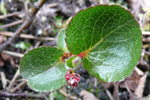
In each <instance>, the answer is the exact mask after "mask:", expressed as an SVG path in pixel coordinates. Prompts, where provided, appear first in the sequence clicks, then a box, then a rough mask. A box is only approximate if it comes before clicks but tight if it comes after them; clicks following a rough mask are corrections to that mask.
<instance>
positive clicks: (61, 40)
mask: <svg viewBox="0 0 150 100" xmlns="http://www.w3.org/2000/svg"><path fill="white" fill-rule="evenodd" d="M65 37H66V28H63V29H61V30H60V31H59V33H58V37H57V48H58V49H62V50H64V51H65V52H68V49H67V46H66V41H65Z"/></svg>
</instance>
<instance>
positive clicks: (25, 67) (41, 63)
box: [20, 47, 66, 92]
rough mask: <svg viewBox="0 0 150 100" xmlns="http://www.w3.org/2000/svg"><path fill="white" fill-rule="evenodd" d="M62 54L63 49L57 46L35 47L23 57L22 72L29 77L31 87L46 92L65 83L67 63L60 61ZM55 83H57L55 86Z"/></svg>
mask: <svg viewBox="0 0 150 100" xmlns="http://www.w3.org/2000/svg"><path fill="white" fill-rule="evenodd" d="M62 55H63V51H62V50H59V49H57V48H52V47H40V48H36V49H33V50H31V51H29V52H28V53H27V54H25V56H24V57H23V58H22V60H21V62H20V73H21V75H22V76H23V77H24V78H26V79H28V81H29V82H28V83H29V85H30V86H31V88H32V89H34V90H36V91H39V92H46V91H52V90H55V89H58V88H60V86H62V85H64V84H65V73H66V68H65V63H64V62H61V61H60V58H61V56H62ZM58 72H59V74H58ZM56 74H57V75H56ZM60 80H61V81H62V82H61V84H60V83H59V82H60ZM54 83H55V84H56V85H54V86H53V84H54ZM39 85H40V86H39Z"/></svg>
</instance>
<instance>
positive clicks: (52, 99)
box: [50, 92, 54, 100]
mask: <svg viewBox="0 0 150 100" xmlns="http://www.w3.org/2000/svg"><path fill="white" fill-rule="evenodd" d="M50 100H54V97H53V92H51V93H50Z"/></svg>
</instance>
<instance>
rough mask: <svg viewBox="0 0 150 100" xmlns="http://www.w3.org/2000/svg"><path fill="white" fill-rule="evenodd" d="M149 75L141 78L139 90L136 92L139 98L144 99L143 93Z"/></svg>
mask: <svg viewBox="0 0 150 100" xmlns="http://www.w3.org/2000/svg"><path fill="white" fill-rule="evenodd" d="M147 74H148V72H146V73H145V74H144V75H143V76H142V77H141V79H140V81H139V85H138V87H137V89H136V90H135V94H136V95H137V97H142V95H143V91H144V87H145V82H146V78H147Z"/></svg>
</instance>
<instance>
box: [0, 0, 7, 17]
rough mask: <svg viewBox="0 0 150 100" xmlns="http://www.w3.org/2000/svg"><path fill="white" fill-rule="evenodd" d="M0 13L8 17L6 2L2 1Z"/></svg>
mask: <svg viewBox="0 0 150 100" xmlns="http://www.w3.org/2000/svg"><path fill="white" fill-rule="evenodd" d="M0 11H1V12H2V13H3V14H4V15H6V14H7V9H6V8H5V2H4V1H1V3H0Z"/></svg>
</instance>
